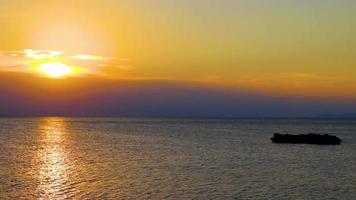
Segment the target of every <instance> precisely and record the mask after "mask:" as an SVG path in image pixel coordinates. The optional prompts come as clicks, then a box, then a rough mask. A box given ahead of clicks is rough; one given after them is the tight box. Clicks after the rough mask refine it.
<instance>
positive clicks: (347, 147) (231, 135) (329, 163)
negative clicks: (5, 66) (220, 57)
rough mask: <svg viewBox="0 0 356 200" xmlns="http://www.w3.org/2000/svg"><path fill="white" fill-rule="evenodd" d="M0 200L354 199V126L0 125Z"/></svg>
mask: <svg viewBox="0 0 356 200" xmlns="http://www.w3.org/2000/svg"><path fill="white" fill-rule="evenodd" d="M275 132H280V133H290V134H301V133H310V132H313V133H328V134H332V135H336V136H338V137H340V138H341V139H342V144H341V145H310V144H275V143H272V142H271V141H270V138H271V136H272V135H273V133H275ZM0 199H16V200H17V199H204V200H205V199H242V200H243V199H318V200H319V199H321V200H325V199H341V200H348V199H350V200H354V199H356V120H353V119H182V118H180V119H172V118H171V119H168V118H167V119H165V118H162V119H159V118H65V117H49V118H0Z"/></svg>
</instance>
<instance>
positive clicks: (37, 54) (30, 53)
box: [24, 49, 63, 60]
mask: <svg viewBox="0 0 356 200" xmlns="http://www.w3.org/2000/svg"><path fill="white" fill-rule="evenodd" d="M24 54H25V56H26V57H27V58H31V59H36V60H42V59H46V58H53V57H56V56H59V55H61V54H63V52H60V51H36V50H32V49H25V50H24Z"/></svg>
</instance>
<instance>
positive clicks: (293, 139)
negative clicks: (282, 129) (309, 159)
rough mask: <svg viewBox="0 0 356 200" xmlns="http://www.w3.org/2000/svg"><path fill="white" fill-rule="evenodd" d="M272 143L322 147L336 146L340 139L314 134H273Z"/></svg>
mask: <svg viewBox="0 0 356 200" xmlns="http://www.w3.org/2000/svg"><path fill="white" fill-rule="evenodd" d="M271 140H272V142H274V143H295V144H324V145H328V144H330V145H337V144H340V143H341V139H340V138H338V137H336V136H333V135H328V134H324V135H321V134H314V133H309V134H306V135H303V134H300V135H290V134H280V133H275V134H274V135H273V137H272V138H271Z"/></svg>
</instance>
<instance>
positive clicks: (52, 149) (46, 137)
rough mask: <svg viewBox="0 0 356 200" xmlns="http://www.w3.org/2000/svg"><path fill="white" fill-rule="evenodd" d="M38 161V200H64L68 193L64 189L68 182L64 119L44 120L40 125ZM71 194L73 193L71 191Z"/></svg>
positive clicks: (66, 133) (67, 156)
mask: <svg viewBox="0 0 356 200" xmlns="http://www.w3.org/2000/svg"><path fill="white" fill-rule="evenodd" d="M40 130H41V133H40V142H41V144H40V145H41V148H39V152H38V159H39V160H40V166H39V174H38V176H39V177H38V178H39V186H38V188H37V193H39V194H40V199H64V198H69V197H68V196H67V194H68V191H65V190H64V188H65V186H66V184H67V183H68V181H69V177H68V176H69V174H68V173H69V167H70V166H69V160H68V159H69V155H68V152H67V151H66V148H65V144H66V142H67V137H68V132H67V130H66V119H65V118H44V119H43V120H42V121H41V125H40ZM72 192H73V191H72Z"/></svg>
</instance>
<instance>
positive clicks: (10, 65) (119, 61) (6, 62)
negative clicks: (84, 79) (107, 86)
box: [0, 49, 133, 75]
mask: <svg viewBox="0 0 356 200" xmlns="http://www.w3.org/2000/svg"><path fill="white" fill-rule="evenodd" d="M50 62H61V63H63V64H65V65H69V66H74V67H78V68H81V69H84V70H82V72H83V73H82V74H80V75H93V74H94V75H95V74H96V75H112V74H109V73H108V72H113V71H115V72H116V73H120V71H127V70H131V69H132V68H133V66H132V65H130V64H129V60H128V59H126V58H115V57H107V56H101V55H90V54H80V53H78V54H67V53H65V52H62V51H53V50H34V49H23V50H16V51H0V71H14V72H31V68H33V67H34V66H38V65H41V64H44V63H50ZM108 69H110V70H108Z"/></svg>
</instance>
